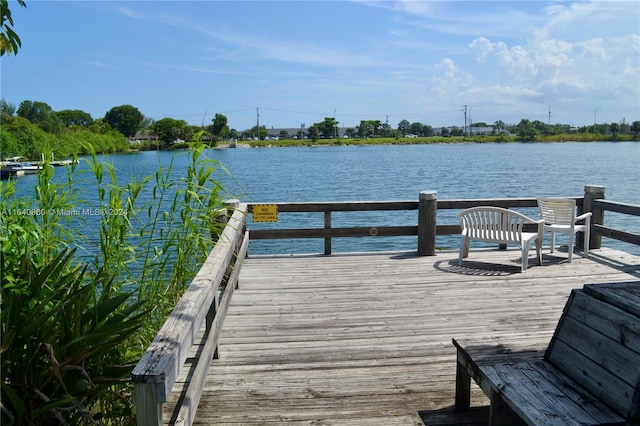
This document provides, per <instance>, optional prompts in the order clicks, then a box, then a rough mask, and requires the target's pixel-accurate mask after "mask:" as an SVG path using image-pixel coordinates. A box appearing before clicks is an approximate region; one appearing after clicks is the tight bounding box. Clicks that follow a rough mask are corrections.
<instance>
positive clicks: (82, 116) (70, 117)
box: [56, 109, 93, 127]
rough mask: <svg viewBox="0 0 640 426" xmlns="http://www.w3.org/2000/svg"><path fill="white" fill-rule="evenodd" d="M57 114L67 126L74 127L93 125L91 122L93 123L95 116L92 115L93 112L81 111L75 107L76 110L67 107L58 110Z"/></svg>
mask: <svg viewBox="0 0 640 426" xmlns="http://www.w3.org/2000/svg"><path fill="white" fill-rule="evenodd" d="M56 115H57V117H58V120H60V122H61V123H62V124H63V125H64V126H65V127H72V126H80V127H88V126H90V125H91V123H93V118H92V117H91V114H89V113H88V112H84V111H81V110H79V109H74V110H70V109H65V110H62V111H58V112H56Z"/></svg>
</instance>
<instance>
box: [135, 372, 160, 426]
mask: <svg viewBox="0 0 640 426" xmlns="http://www.w3.org/2000/svg"><path fill="white" fill-rule="evenodd" d="M134 392H135V400H136V421H137V425H138V426H162V424H163V419H162V404H163V403H164V402H165V401H166V396H165V395H160V394H163V393H164V392H162V384H156V383H149V382H146V383H136V384H135V386H134Z"/></svg>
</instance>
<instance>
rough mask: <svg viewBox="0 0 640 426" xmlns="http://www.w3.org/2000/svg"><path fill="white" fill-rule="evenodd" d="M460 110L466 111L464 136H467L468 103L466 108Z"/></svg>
mask: <svg viewBox="0 0 640 426" xmlns="http://www.w3.org/2000/svg"><path fill="white" fill-rule="evenodd" d="M460 111H463V112H464V134H463V136H467V105H465V106H464V109H461V110H460Z"/></svg>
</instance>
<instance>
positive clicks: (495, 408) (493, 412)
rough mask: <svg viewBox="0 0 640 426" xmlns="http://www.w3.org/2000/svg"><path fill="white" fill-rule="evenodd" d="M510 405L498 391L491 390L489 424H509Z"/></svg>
mask: <svg viewBox="0 0 640 426" xmlns="http://www.w3.org/2000/svg"><path fill="white" fill-rule="evenodd" d="M508 412H509V407H508V406H507V404H506V403H505V402H504V400H503V399H502V397H501V396H500V394H499V393H497V392H491V407H490V408H489V426H507V425H508V419H507V417H508Z"/></svg>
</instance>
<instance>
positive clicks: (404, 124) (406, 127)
mask: <svg viewBox="0 0 640 426" xmlns="http://www.w3.org/2000/svg"><path fill="white" fill-rule="evenodd" d="M398 132H400V135H402V136H407V133H409V132H411V124H410V123H409V121H408V120H402V121H400V122H399V123H398Z"/></svg>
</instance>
